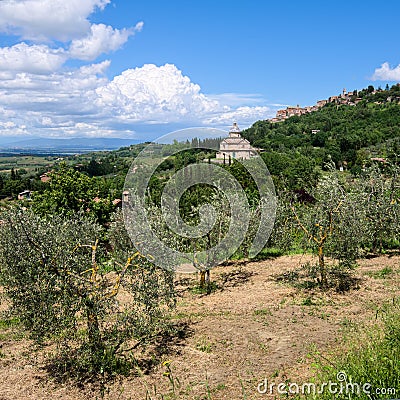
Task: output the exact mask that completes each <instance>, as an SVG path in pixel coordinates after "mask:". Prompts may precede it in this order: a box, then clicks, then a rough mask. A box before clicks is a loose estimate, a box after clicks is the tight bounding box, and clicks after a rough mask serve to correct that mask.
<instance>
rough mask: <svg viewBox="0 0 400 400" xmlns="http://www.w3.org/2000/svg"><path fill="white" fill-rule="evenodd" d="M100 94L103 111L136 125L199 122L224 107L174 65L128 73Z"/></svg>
mask: <svg viewBox="0 0 400 400" xmlns="http://www.w3.org/2000/svg"><path fill="white" fill-rule="evenodd" d="M96 92H97V95H98V100H97V104H98V106H99V107H105V108H109V109H113V110H114V111H115V112H116V115H118V116H119V118H121V119H124V120H132V121H145V120H147V121H153V122H154V121H157V122H160V123H163V122H178V121H181V120H189V119H192V120H193V121H195V120H198V119H199V118H201V117H202V116H204V115H205V114H207V113H209V112H214V111H216V110H217V109H219V108H220V107H221V106H220V104H219V103H218V101H215V100H212V99H210V98H208V97H207V96H205V95H204V94H202V93H201V92H200V86H199V85H197V84H195V83H192V82H191V81H190V79H189V77H187V76H184V75H183V74H182V72H181V71H180V70H179V69H178V68H177V67H176V66H175V65H172V64H166V65H163V66H161V67H157V66H156V65H153V64H146V65H144V66H143V67H141V68H135V69H129V70H126V71H124V72H123V73H122V74H121V75H118V76H116V77H115V78H114V79H113V80H112V81H111V82H110V83H109V84H108V85H106V86H104V87H100V88H98V89H97V91H96Z"/></svg>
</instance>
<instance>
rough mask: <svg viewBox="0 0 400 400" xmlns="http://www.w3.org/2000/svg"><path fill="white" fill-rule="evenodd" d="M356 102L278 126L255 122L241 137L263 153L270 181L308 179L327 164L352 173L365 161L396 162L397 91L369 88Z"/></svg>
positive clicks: (399, 151) (399, 148) (399, 147)
mask: <svg viewBox="0 0 400 400" xmlns="http://www.w3.org/2000/svg"><path fill="white" fill-rule="evenodd" d="M357 96H358V97H359V98H361V101H359V102H358V104H356V105H344V104H343V105H338V104H335V103H328V104H327V105H325V106H324V107H322V108H321V109H319V110H318V111H315V112H311V113H309V114H304V115H301V116H293V117H291V118H288V119H287V120H285V121H283V122H278V123H271V122H270V121H258V122H256V123H255V124H253V126H252V127H251V128H249V129H247V130H245V131H243V136H245V137H246V138H247V139H249V140H250V142H251V143H252V144H253V145H254V146H256V147H260V148H262V149H264V150H265V152H264V154H263V157H264V159H265V161H266V162H267V163H268V166H269V167H270V170H271V173H272V174H273V175H283V176H286V177H288V178H290V177H292V178H293V176H291V175H293V173H292V172H293V171H292V170H293V169H296V168H300V169H304V170H306V171H307V172H308V173H309V172H310V171H312V170H314V169H315V168H316V167H317V168H318V167H320V168H323V167H324V165H325V164H326V163H327V162H328V161H330V160H332V161H334V162H335V164H336V166H337V167H338V168H339V167H341V166H342V167H344V169H349V170H350V171H351V172H353V173H358V172H359V171H360V170H361V168H362V166H363V165H365V164H366V163H367V164H368V163H369V162H370V160H371V158H375V157H382V158H385V159H387V160H389V161H393V162H396V161H397V157H398V156H399V155H400V103H399V101H400V86H399V85H394V86H392V88H388V87H387V88H386V89H385V90H381V89H378V90H374V88H373V87H369V88H368V89H364V90H362V91H359V92H358V94H357ZM312 131H319V132H316V133H312ZM299 164H301V166H299Z"/></svg>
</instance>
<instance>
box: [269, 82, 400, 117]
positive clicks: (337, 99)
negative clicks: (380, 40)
mask: <svg viewBox="0 0 400 400" xmlns="http://www.w3.org/2000/svg"><path fill="white" fill-rule="evenodd" d="M397 86H399V87H400V84H397ZM369 89H370V90H368V89H367V93H369V94H376V93H379V92H383V89H380V88H378V89H376V90H375V89H374V88H373V86H369ZM386 90H387V89H386ZM364 91H365V90H364ZM362 92H363V91H360V92H357V90H354V91H352V92H348V91H347V90H346V89H343V91H342V93H341V94H339V95H338V96H331V97H329V98H328V99H326V100H319V101H317V103H316V104H315V105H313V106H307V107H300V106H299V105H297V106H296V107H293V106H289V107H287V108H286V109H282V110H278V111H277V112H276V116H275V117H274V118H270V119H269V120H268V121H269V122H282V121H284V120H286V119H288V118H290V117H293V116H295V115H297V116H299V115H303V114H308V113H311V112H314V111H318V110H319V109H320V108H322V107H323V106H325V105H326V104H328V103H334V104H337V105H341V104H345V105H349V106H355V105H356V104H358V103H359V102H360V101H362ZM386 101H388V102H392V101H396V102H400V97H395V98H392V97H391V96H388V98H387V99H386Z"/></svg>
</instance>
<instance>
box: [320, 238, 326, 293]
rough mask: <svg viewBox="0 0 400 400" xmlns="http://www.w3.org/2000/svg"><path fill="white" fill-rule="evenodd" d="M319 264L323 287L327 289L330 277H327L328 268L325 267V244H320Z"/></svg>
mask: <svg viewBox="0 0 400 400" xmlns="http://www.w3.org/2000/svg"><path fill="white" fill-rule="evenodd" d="M318 266H319V273H320V276H321V281H320V285H321V288H322V289H326V288H327V287H328V277H327V274H326V268H325V259H324V246H323V244H321V245H319V246H318Z"/></svg>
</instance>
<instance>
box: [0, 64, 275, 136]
mask: <svg viewBox="0 0 400 400" xmlns="http://www.w3.org/2000/svg"><path fill="white" fill-rule="evenodd" d="M109 66H110V61H108V60H106V61H103V62H101V63H95V64H91V65H84V66H82V67H80V68H79V69H75V70H70V71H64V70H60V71H54V72H51V73H48V74H39V73H32V72H14V73H10V74H3V75H2V74H0V122H2V124H3V125H2V129H0V135H2V134H3V135H4V134H6V133H7V134H8V135H10V134H12V132H13V131H15V134H23V133H26V134H27V133H29V134H35V135H41V136H66V137H68V136H114V137H115V136H117V137H127V136H132V135H134V132H135V130H137V128H138V127H141V129H143V127H146V126H147V127H148V126H149V125H152V126H154V124H160V125H165V124H172V125H173V124H181V125H182V124H183V125H186V126H187V125H189V126H190V125H191V126H218V127H221V126H230V125H231V123H232V122H233V121H237V122H238V123H239V124H240V126H241V127H245V126H246V125H249V124H251V123H253V122H254V121H256V120H258V119H265V118H267V117H268V113H269V112H270V110H269V108H268V107H263V106H256V107H252V106H247V105H246V106H244V105H242V106H239V107H238V106H236V105H232V104H229V103H228V104H226V103H225V102H224V101H223V99H224V96H223V95H222V96H221V98H220V100H216V99H215V97H211V96H208V95H207V94H205V93H202V91H201V88H200V86H199V85H197V84H196V83H194V82H192V81H191V79H190V78H189V77H188V76H185V75H184V74H183V73H182V71H181V70H179V69H178V68H177V67H176V66H175V65H173V64H166V65H162V66H156V65H153V64H147V65H144V66H142V67H138V68H135V69H128V70H126V71H123V72H122V73H121V74H120V75H117V76H115V77H114V78H113V79H112V80H111V81H110V80H109V79H108V78H107V76H106V72H107V69H108V67H109ZM244 104H246V103H244ZM155 134H156V132H153V135H155Z"/></svg>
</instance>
